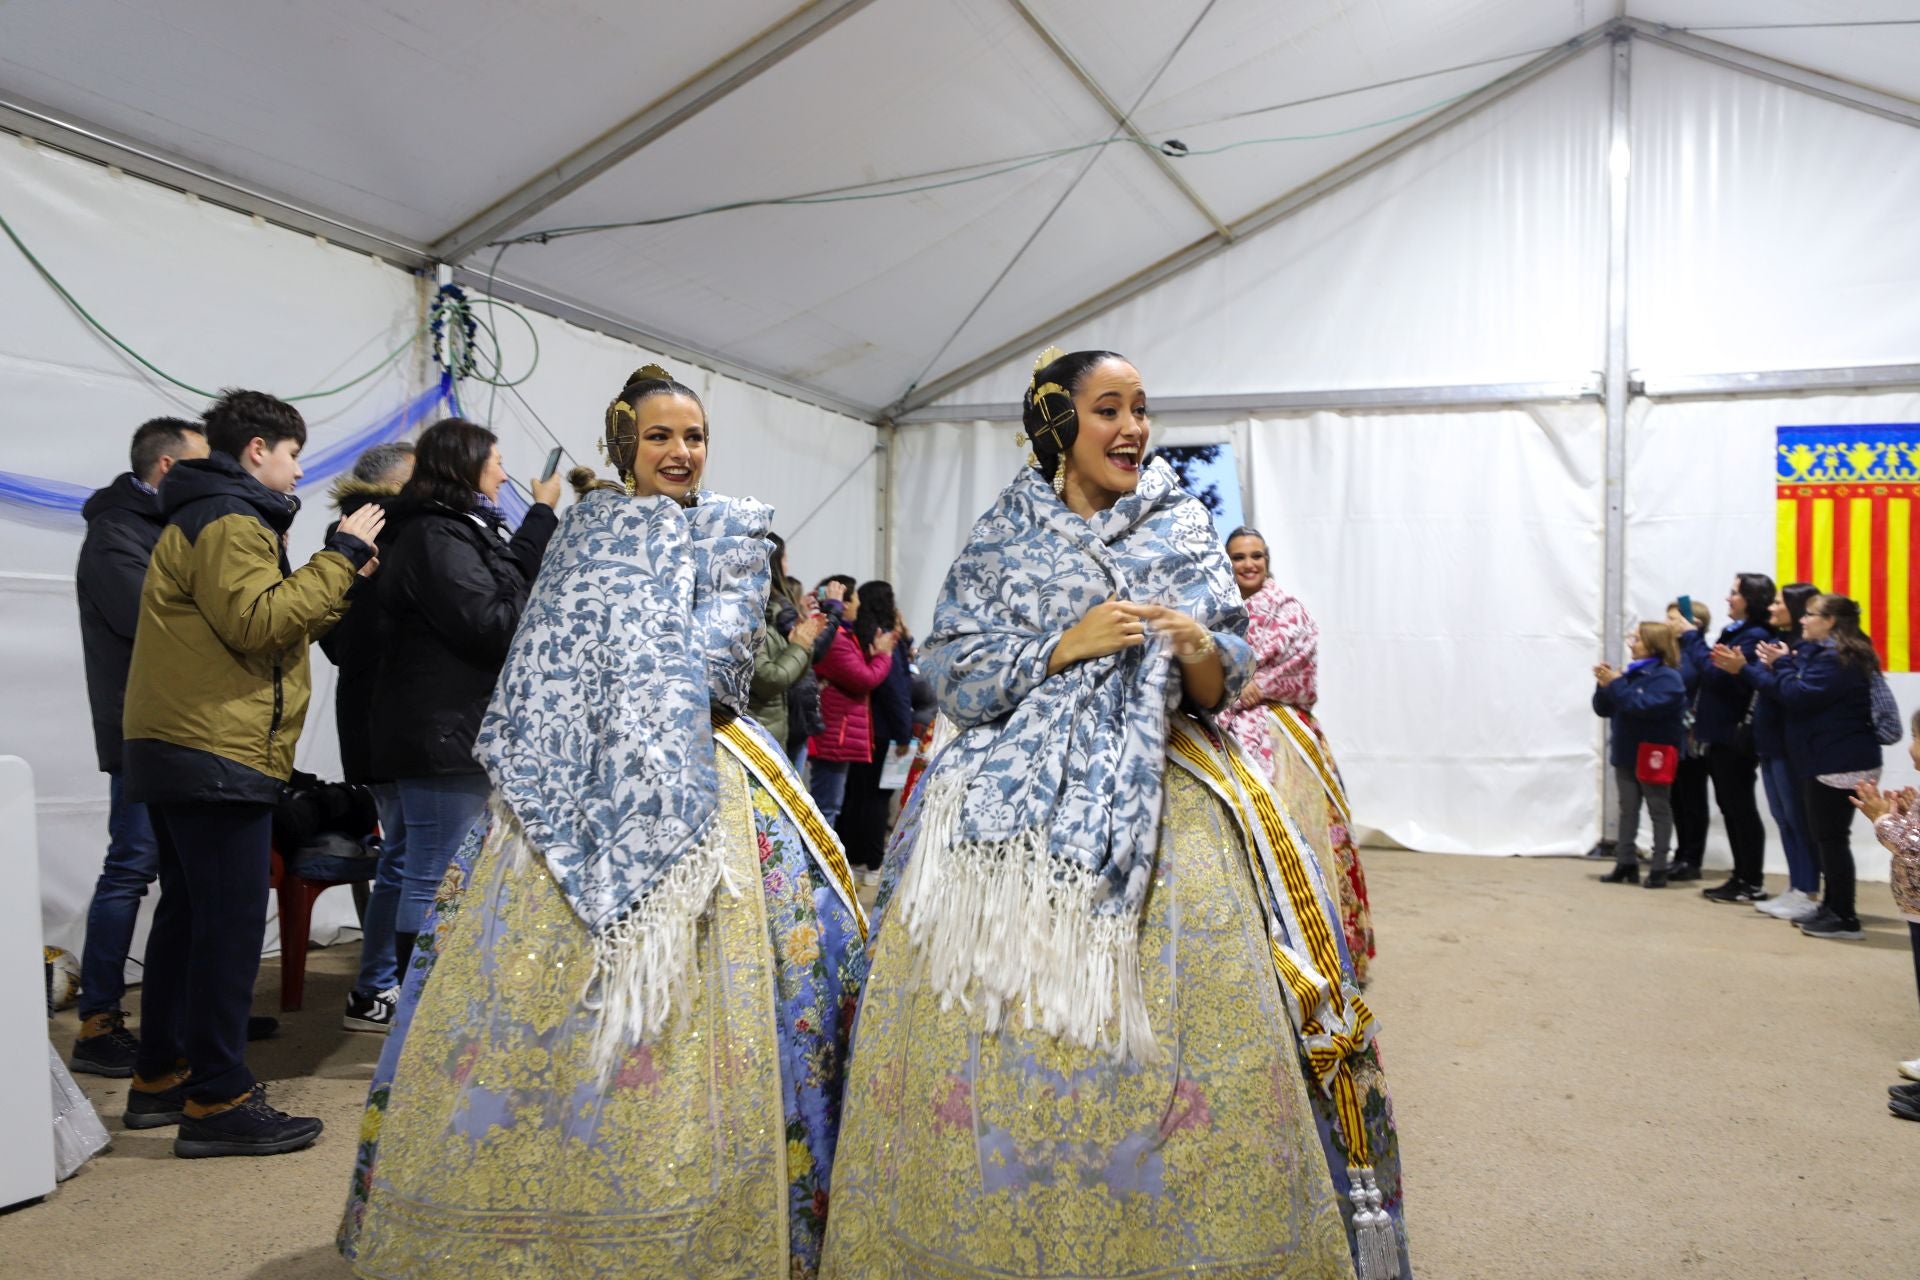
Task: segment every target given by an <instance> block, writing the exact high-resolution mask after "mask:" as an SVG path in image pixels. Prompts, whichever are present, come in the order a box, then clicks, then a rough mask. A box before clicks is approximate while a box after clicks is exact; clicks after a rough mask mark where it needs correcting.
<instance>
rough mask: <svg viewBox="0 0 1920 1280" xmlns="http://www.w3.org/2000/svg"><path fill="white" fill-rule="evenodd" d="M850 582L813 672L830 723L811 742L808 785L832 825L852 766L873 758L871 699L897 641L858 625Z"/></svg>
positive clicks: (857, 608) (857, 603) (856, 601)
mask: <svg viewBox="0 0 1920 1280" xmlns="http://www.w3.org/2000/svg"><path fill="white" fill-rule="evenodd" d="M842 580H843V579H841V578H837V577H836V578H831V579H828V581H842ZM844 581H845V582H846V584H847V598H846V600H845V601H844V602H842V605H841V610H842V612H841V615H840V620H841V626H840V628H839V630H838V631H837V632H835V633H834V637H833V643H832V644H831V645H830V646H828V648H827V651H826V653H825V654H824V655H822V656H821V657H820V658H819V660H817V661H816V662H815V663H814V664H813V673H814V675H816V676H818V677H819V678H820V716H821V719H823V720H825V721H826V723H827V727H826V730H825V732H823V733H817V734H815V735H814V736H813V737H812V738H811V739H809V740H808V742H807V775H808V781H807V785H808V788H809V789H810V790H811V791H812V792H813V802H814V803H815V804H816V805H818V806H819V807H820V814H821V816H822V817H824V818H825V819H826V820H827V824H828V825H829V826H831V825H833V823H834V821H835V820H836V819H838V818H839V816H840V806H841V805H842V804H843V803H844V802H845V800H846V797H847V767H848V766H849V765H851V764H853V763H854V762H855V761H860V762H863V763H864V762H866V761H869V760H871V759H872V758H873V709H872V707H871V705H870V704H869V699H870V696H871V695H872V693H873V691H874V690H875V689H877V688H879V687H880V685H881V683H882V682H883V681H885V680H886V678H887V673H888V672H889V671H891V670H893V646H894V642H895V640H896V639H897V637H896V636H895V634H894V633H893V632H891V631H882V632H878V633H874V632H872V631H870V630H868V629H866V628H861V627H859V626H858V625H857V623H858V620H859V616H860V601H859V598H858V596H857V594H856V593H855V592H854V590H853V586H854V584H853V580H852V579H851V578H846V579H844ZM823 585H824V584H823ZM858 632H865V633H866V634H868V635H870V636H871V639H870V640H868V641H867V642H865V643H862V641H861V639H860V638H859V635H857V634H856V633H858Z"/></svg>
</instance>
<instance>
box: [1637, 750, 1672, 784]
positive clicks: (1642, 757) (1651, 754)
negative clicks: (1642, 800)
mask: <svg viewBox="0 0 1920 1280" xmlns="http://www.w3.org/2000/svg"><path fill="white" fill-rule="evenodd" d="M1679 771H1680V748H1678V747H1670V746H1668V745H1667V744H1666V743H1664V742H1643V743H1641V744H1640V754H1639V755H1637V756H1636V757H1635V758H1634V761H1633V776H1634V777H1636V778H1638V779H1639V780H1640V781H1642V782H1645V783H1648V784H1650V785H1652V786H1656V787H1664V786H1667V785H1669V784H1671V783H1672V782H1673V776H1674V774H1676V773H1678V772H1679Z"/></svg>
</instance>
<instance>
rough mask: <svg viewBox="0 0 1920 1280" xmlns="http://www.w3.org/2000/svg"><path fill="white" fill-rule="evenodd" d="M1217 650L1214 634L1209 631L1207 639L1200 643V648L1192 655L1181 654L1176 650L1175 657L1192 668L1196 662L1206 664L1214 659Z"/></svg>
mask: <svg viewBox="0 0 1920 1280" xmlns="http://www.w3.org/2000/svg"><path fill="white" fill-rule="evenodd" d="M1215 648H1216V646H1215V645H1214V643H1213V632H1211V631H1209V632H1207V633H1206V639H1204V640H1202V641H1201V642H1200V647H1199V648H1198V649H1195V650H1194V651H1193V652H1192V653H1191V654H1186V653H1181V652H1180V651H1179V650H1177V649H1176V650H1175V651H1174V654H1173V656H1174V657H1176V658H1178V659H1180V661H1181V662H1183V663H1185V664H1186V665H1188V666H1192V665H1193V664H1194V663H1196V662H1205V661H1206V660H1207V659H1208V658H1210V657H1212V656H1213V651H1214V649H1215Z"/></svg>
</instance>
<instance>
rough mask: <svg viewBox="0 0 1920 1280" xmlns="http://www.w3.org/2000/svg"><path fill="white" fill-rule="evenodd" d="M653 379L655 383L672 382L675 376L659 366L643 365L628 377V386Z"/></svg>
mask: <svg viewBox="0 0 1920 1280" xmlns="http://www.w3.org/2000/svg"><path fill="white" fill-rule="evenodd" d="M646 378H651V379H653V380H654V381H655V382H672V381H673V375H672V374H670V373H668V372H667V371H666V370H665V369H663V368H661V367H660V366H659V365H657V364H643V365H641V366H640V367H639V368H638V369H635V370H634V371H633V372H632V373H631V374H630V375H628V377H627V385H628V386H632V385H633V384H634V383H636V382H639V381H641V380H642V379H646Z"/></svg>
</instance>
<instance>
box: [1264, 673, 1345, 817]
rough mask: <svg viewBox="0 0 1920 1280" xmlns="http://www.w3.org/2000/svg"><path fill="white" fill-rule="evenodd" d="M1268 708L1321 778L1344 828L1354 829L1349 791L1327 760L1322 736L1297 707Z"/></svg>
mask: <svg viewBox="0 0 1920 1280" xmlns="http://www.w3.org/2000/svg"><path fill="white" fill-rule="evenodd" d="M1268 707H1269V709H1270V710H1271V711H1272V712H1273V718H1274V719H1275V720H1278V721H1279V722H1280V730H1281V733H1282V735H1283V736H1284V737H1285V738H1286V739H1287V741H1289V742H1291V743H1292V744H1293V749H1294V750H1295V751H1297V752H1299V753H1300V758H1301V759H1302V760H1305V761H1306V762H1307V767H1308V768H1310V769H1312V770H1313V774H1314V776H1315V777H1316V778H1319V779H1320V786H1321V789H1322V790H1324V791H1325V792H1326V793H1327V799H1328V800H1329V801H1330V802H1331V803H1332V804H1333V808H1334V812H1336V813H1338V814H1339V815H1340V822H1341V825H1342V826H1347V827H1351V826H1352V825H1353V810H1352V809H1351V808H1350V807H1348V805H1347V789H1346V788H1345V787H1343V786H1341V785H1340V772H1339V770H1337V769H1335V768H1334V767H1333V761H1332V760H1330V759H1328V757H1327V752H1326V748H1325V747H1324V746H1323V745H1322V744H1321V742H1320V735H1319V734H1317V733H1315V732H1314V731H1313V726H1312V725H1310V724H1308V723H1307V720H1306V717H1305V716H1303V715H1301V714H1300V713H1299V712H1298V711H1296V710H1295V709H1294V708H1292V707H1288V706H1282V705H1281V704H1279V703H1269V704H1268Z"/></svg>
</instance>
